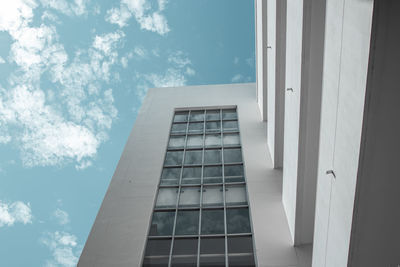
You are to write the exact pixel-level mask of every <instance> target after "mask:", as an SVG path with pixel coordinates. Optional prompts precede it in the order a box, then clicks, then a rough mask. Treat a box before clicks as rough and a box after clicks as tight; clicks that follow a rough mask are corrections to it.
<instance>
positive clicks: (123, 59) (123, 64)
mask: <svg viewBox="0 0 400 267" xmlns="http://www.w3.org/2000/svg"><path fill="white" fill-rule="evenodd" d="M121 65H122V67H124V68H127V67H128V58H127V57H122V58H121Z"/></svg>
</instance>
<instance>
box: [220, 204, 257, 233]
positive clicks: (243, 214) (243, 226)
mask: <svg viewBox="0 0 400 267" xmlns="http://www.w3.org/2000/svg"><path fill="white" fill-rule="evenodd" d="M226 220H227V223H226V225H227V227H228V234H236V233H250V232H251V229H250V220H249V209H248V208H240V209H227V210H226Z"/></svg>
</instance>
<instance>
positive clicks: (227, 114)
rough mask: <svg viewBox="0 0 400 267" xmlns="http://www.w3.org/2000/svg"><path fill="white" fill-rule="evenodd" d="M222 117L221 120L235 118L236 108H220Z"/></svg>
mask: <svg viewBox="0 0 400 267" xmlns="http://www.w3.org/2000/svg"><path fill="white" fill-rule="evenodd" d="M222 119H223V120H236V119H237V114H236V109H224V110H222Z"/></svg>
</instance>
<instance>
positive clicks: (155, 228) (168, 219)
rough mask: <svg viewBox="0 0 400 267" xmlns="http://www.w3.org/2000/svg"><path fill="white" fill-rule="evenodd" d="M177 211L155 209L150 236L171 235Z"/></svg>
mask: <svg viewBox="0 0 400 267" xmlns="http://www.w3.org/2000/svg"><path fill="white" fill-rule="evenodd" d="M174 218H175V211H155V212H154V213H153V218H152V220H151V227H150V236H160V235H171V234H172V227H173V225H174Z"/></svg>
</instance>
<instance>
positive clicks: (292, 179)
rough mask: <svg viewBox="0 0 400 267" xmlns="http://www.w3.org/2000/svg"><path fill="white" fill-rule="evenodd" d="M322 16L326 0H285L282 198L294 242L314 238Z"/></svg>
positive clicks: (321, 59) (322, 33) (300, 242)
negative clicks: (285, 45) (285, 44)
mask: <svg viewBox="0 0 400 267" xmlns="http://www.w3.org/2000/svg"><path fill="white" fill-rule="evenodd" d="M324 20H325V2H324V1H321V0H305V1H297V0H288V1H287V26H286V28H287V31H286V43H287V47H286V81H285V82H286V87H287V88H288V89H287V90H286V97H285V111H284V116H285V122H284V125H285V130H284V154H283V203H284V206H285V212H286V215H287V218H288V221H289V226H290V230H291V234H292V239H293V243H294V244H295V245H301V244H311V243H312V241H313V232H314V212H315V198H316V183H317V168H318V152H319V149H318V146H319V141H318V138H319V123H320V117H319V114H320V108H321V87H322V64H323V45H324V41H323V40H324V30H325V27H324Z"/></svg>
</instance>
